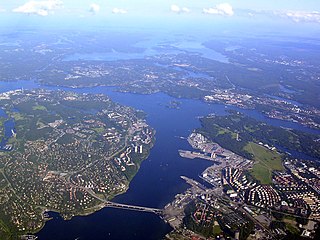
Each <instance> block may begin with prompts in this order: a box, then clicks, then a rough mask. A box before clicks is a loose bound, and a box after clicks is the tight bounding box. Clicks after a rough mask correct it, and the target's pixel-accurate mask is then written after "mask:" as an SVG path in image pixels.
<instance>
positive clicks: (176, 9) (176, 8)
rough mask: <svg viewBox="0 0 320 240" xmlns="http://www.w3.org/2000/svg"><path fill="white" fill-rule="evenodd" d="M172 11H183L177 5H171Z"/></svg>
mask: <svg viewBox="0 0 320 240" xmlns="http://www.w3.org/2000/svg"><path fill="white" fill-rule="evenodd" d="M171 11H172V12H175V13H179V12H180V11H181V9H180V7H179V6H177V5H171Z"/></svg>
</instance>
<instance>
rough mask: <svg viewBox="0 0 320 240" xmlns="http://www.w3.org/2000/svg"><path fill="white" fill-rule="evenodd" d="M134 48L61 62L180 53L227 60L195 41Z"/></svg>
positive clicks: (73, 56)
mask: <svg viewBox="0 0 320 240" xmlns="http://www.w3.org/2000/svg"><path fill="white" fill-rule="evenodd" d="M135 46H136V47H140V49H139V51H132V52H118V51H115V50H112V51H110V52H104V53H103V52H101V51H100V50H97V52H92V53H75V54H71V55H68V56H66V57H65V58H64V59H63V61H78V60H85V61H118V60H130V59H143V58H146V57H153V56H157V55H161V54H165V55H168V54H169V55H170V54H181V53H186V52H187V53H189V54H190V53H193V54H198V55H200V56H202V57H204V58H208V59H211V60H215V61H218V62H222V63H228V62H229V60H228V58H227V57H226V56H224V55H223V54H221V53H219V52H217V51H214V50H213V49H210V48H207V47H205V46H204V45H202V44H201V43H200V42H196V41H188V42H186V41H182V42H179V43H178V44H165V43H163V44H159V43H155V42H153V41H143V42H139V43H137V44H135Z"/></svg>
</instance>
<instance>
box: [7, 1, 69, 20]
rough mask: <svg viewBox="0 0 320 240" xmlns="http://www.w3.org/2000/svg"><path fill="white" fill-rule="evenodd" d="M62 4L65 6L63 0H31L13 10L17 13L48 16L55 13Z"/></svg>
mask: <svg viewBox="0 0 320 240" xmlns="http://www.w3.org/2000/svg"><path fill="white" fill-rule="evenodd" d="M62 6H63V2H62V1H60V0H47V1H29V2H27V3H25V4H24V5H21V6H19V7H17V8H15V9H13V10H12V11H13V12H16V13H26V14H36V15H40V16H48V15H49V14H51V13H53V12H54V10H56V9H59V8H61V7H62Z"/></svg>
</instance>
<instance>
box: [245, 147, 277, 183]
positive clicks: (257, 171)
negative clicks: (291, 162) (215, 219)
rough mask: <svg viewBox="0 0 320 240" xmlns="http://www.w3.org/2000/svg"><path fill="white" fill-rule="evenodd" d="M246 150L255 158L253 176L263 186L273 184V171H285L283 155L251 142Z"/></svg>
mask: <svg viewBox="0 0 320 240" xmlns="http://www.w3.org/2000/svg"><path fill="white" fill-rule="evenodd" d="M245 150H246V151H248V152H249V153H252V154H253V156H254V160H255V164H254V166H253V168H252V171H251V174H252V176H253V177H254V178H256V179H257V180H259V181H260V182H261V184H271V183H272V171H275V170H278V171H281V170H283V166H282V161H281V155H280V154H279V153H278V152H276V151H271V150H269V149H267V148H265V147H263V146H260V145H258V144H256V143H253V142H249V143H248V145H247V146H246V147H245Z"/></svg>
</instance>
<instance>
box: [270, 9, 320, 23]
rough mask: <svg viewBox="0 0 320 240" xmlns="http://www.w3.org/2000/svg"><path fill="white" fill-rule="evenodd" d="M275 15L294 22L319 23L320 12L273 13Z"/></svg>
mask: <svg viewBox="0 0 320 240" xmlns="http://www.w3.org/2000/svg"><path fill="white" fill-rule="evenodd" d="M273 13H274V14H275V15H277V16H280V17H283V18H289V19H291V20H293V21H295V22H316V23H320V12H317V11H313V12H305V11H282V12H273Z"/></svg>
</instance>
